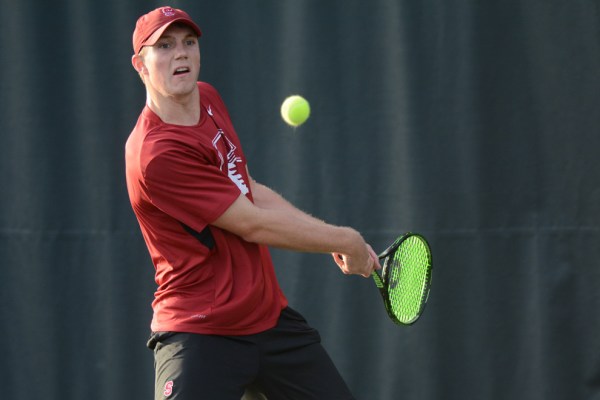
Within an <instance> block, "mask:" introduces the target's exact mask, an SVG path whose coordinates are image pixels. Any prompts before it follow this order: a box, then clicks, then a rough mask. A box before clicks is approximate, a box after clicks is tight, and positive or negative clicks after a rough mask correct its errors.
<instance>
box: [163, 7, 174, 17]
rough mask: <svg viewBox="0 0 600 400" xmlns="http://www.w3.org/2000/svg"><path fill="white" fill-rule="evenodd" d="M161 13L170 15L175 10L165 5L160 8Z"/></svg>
mask: <svg viewBox="0 0 600 400" xmlns="http://www.w3.org/2000/svg"><path fill="white" fill-rule="evenodd" d="M162 13H163V14H164V15H165V17H172V16H174V15H175V10H173V9H172V8H171V7H165V8H163V9H162Z"/></svg>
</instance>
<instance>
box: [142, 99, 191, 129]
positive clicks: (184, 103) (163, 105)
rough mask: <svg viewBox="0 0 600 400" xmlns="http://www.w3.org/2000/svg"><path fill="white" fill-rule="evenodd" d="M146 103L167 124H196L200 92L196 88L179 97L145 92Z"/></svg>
mask: <svg viewBox="0 0 600 400" xmlns="http://www.w3.org/2000/svg"><path fill="white" fill-rule="evenodd" d="M146 104H147V105H148V107H150V109H151V110H152V111H154V113H155V114H156V115H158V116H159V118H160V119H161V120H162V121H163V122H166V123H168V124H175V125H186V126H192V125H196V124H197V123H198V121H200V94H199V92H198V90H194V91H193V92H192V93H190V94H189V95H186V96H181V97H164V96H161V95H160V94H152V93H149V92H148V93H147V100H146Z"/></svg>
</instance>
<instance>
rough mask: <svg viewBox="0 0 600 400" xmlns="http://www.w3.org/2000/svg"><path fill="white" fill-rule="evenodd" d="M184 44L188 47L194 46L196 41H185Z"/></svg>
mask: <svg viewBox="0 0 600 400" xmlns="http://www.w3.org/2000/svg"><path fill="white" fill-rule="evenodd" d="M185 44H187V45H188V46H194V45H195V44H196V41H195V40H194V39H189V40H186V41H185Z"/></svg>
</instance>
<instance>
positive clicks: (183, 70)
mask: <svg viewBox="0 0 600 400" xmlns="http://www.w3.org/2000/svg"><path fill="white" fill-rule="evenodd" d="M188 72H190V69H189V68H188V67H179V68H177V69H176V70H175V72H173V75H181V74H186V73H188Z"/></svg>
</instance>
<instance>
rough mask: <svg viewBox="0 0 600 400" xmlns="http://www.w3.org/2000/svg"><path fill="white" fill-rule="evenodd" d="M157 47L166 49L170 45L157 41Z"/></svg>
mask: <svg viewBox="0 0 600 400" xmlns="http://www.w3.org/2000/svg"><path fill="white" fill-rule="evenodd" d="M156 46H157V47H158V48H159V49H168V48H170V47H171V43H167V42H162V43H157V45H156Z"/></svg>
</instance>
